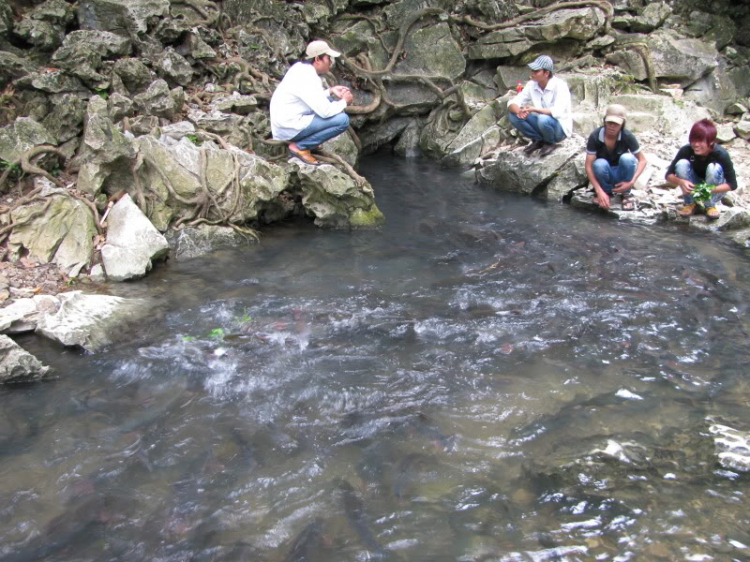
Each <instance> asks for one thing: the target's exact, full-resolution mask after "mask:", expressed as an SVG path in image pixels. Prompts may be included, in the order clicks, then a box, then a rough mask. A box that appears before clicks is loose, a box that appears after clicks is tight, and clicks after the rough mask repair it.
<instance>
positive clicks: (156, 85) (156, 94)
mask: <svg viewBox="0 0 750 562" xmlns="http://www.w3.org/2000/svg"><path fill="white" fill-rule="evenodd" d="M133 101H134V102H135V107H136V108H137V109H138V111H140V112H141V113H145V114H146V115H155V116H157V117H165V118H167V119H172V118H173V117H174V115H175V112H176V111H177V110H178V109H179V107H177V106H176V104H175V101H174V99H173V98H172V95H171V93H170V90H169V85H168V84H167V82H166V81H165V80H164V79H162V78H160V79H158V80H154V81H153V82H152V83H151V85H150V86H149V87H148V88H147V89H146V91H145V92H143V93H142V94H138V95H137V96H135V97H134V98H133Z"/></svg>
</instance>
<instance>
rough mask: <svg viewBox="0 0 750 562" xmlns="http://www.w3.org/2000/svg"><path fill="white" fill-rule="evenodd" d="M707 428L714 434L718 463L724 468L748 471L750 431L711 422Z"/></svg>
mask: <svg viewBox="0 0 750 562" xmlns="http://www.w3.org/2000/svg"><path fill="white" fill-rule="evenodd" d="M708 430H709V431H710V432H711V434H712V435H713V436H714V445H715V446H716V453H717V455H718V457H719V463H720V464H721V466H723V467H724V468H728V469H731V470H739V471H740V472H750V432H747V431H739V430H737V429H734V428H733V427H729V426H726V425H722V424H718V423H715V424H712V425H711V426H710V427H709V428H708Z"/></svg>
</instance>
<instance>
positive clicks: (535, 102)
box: [508, 76, 573, 137]
mask: <svg viewBox="0 0 750 562" xmlns="http://www.w3.org/2000/svg"><path fill="white" fill-rule="evenodd" d="M513 103H515V104H516V105H517V106H518V107H523V106H524V105H532V106H534V107H541V108H544V109H550V110H551V111H552V117H554V118H555V119H557V120H558V121H559V122H560V126H561V127H562V130H563V132H564V133H565V136H566V137H569V136H570V134H571V133H572V132H573V113H572V110H571V100H570V90H569V89H568V85H567V84H566V83H565V81H564V80H561V79H560V78H558V77H557V76H553V77H552V78H550V80H549V82H547V87H546V88H545V89H544V90H542V88H541V87H540V86H539V84H538V83H536V82H534V81H533V80H529V81H528V82H526V86H524V88H523V91H521V92H520V93H519V94H518V95H517V96H516V97H514V98H513V99H512V100H510V101H509V102H508V107H510V105H511V104H513Z"/></svg>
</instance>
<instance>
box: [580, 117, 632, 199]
mask: <svg viewBox="0 0 750 562" xmlns="http://www.w3.org/2000/svg"><path fill="white" fill-rule="evenodd" d="M626 119H627V110H626V109H625V108H624V107H623V106H621V105H619V104H616V103H613V104H612V105H610V106H609V107H607V111H606V112H605V114H604V126H602V127H597V128H596V129H594V131H593V132H592V133H591V134H590V135H589V140H588V142H587V143H586V175H587V176H588V178H589V181H590V182H591V185H593V186H594V191H595V192H596V198H595V199H594V201H595V202H596V203H597V204H598V205H599V206H600V207H601V208H602V209H609V208H610V207H611V203H612V201H611V199H612V196H613V195H614V194H616V193H619V194H621V195H622V210H623V211H632V210H633V208H634V204H633V198H632V196H631V195H630V190H631V189H632V188H633V185H634V184H635V182H636V180H637V179H638V176H640V175H641V173H642V172H643V170H644V168H645V167H646V157H645V156H644V155H643V152H641V147H640V145H639V144H638V140H637V139H636V138H635V135H633V133H631V132H630V131H628V130H627V129H626V128H625V120H626Z"/></svg>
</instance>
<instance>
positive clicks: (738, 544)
mask: <svg viewBox="0 0 750 562" xmlns="http://www.w3.org/2000/svg"><path fill="white" fill-rule="evenodd" d="M727 542H728V543H729V544H731V545H732V546H733V547H734V548H739V549H741V550H745V549H746V548H747V545H745V544H742V543H741V542H740V541H736V540H734V539H729V540H728V541H727Z"/></svg>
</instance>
